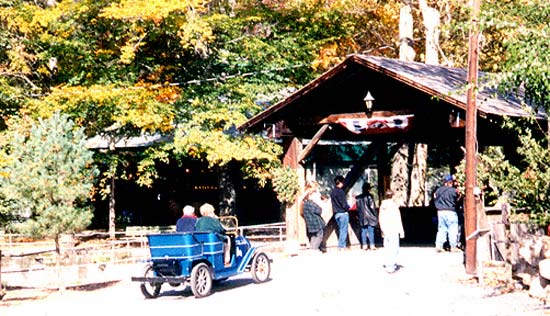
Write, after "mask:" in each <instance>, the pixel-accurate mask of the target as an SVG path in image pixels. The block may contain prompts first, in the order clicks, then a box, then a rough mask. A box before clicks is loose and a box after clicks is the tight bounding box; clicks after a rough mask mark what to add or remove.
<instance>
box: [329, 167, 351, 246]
mask: <svg viewBox="0 0 550 316" xmlns="http://www.w3.org/2000/svg"><path fill="white" fill-rule="evenodd" d="M343 188H344V177H343V176H336V177H335V178H334V188H333V189H332V192H331V193H330V202H331V204H332V212H333V214H334V219H335V220H336V223H337V224H338V250H344V249H345V248H346V246H347V238H348V225H349V213H348V211H349V208H350V207H349V204H348V201H347V199H346V192H345V191H344V189H343Z"/></svg>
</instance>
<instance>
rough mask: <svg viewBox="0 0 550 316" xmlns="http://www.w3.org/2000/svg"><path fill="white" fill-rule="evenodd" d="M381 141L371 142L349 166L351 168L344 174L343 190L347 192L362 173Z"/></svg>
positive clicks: (379, 146)
mask: <svg viewBox="0 0 550 316" xmlns="http://www.w3.org/2000/svg"><path fill="white" fill-rule="evenodd" d="M381 146H382V143H381V142H373V143H371V144H370V145H369V146H368V148H367V150H366V151H365V153H364V154H363V155H362V156H361V157H360V158H359V160H358V161H357V163H356V164H355V165H353V166H352V167H351V170H350V171H349V172H348V173H347V174H346V178H345V182H344V183H345V186H344V191H345V192H346V193H347V192H348V191H349V190H350V189H351V188H352V187H353V186H354V185H355V183H356V182H357V180H359V178H360V177H361V175H362V172H363V171H364V170H365V168H366V167H368V165H369V163H371V162H372V161H373V160H374V157H375V156H376V154H377V153H378V151H379V148H381Z"/></svg>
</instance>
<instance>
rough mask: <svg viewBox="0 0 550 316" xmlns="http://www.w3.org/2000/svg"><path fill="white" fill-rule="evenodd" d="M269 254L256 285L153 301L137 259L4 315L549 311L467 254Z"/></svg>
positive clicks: (6, 306)
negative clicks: (475, 275) (390, 268)
mask: <svg viewBox="0 0 550 316" xmlns="http://www.w3.org/2000/svg"><path fill="white" fill-rule="evenodd" d="M270 255H271V256H272V257H273V259H274V261H273V264H272V277H271V280H270V281H268V282H266V283H263V284H254V283H253V282H252V280H251V278H250V275H249V274H248V273H246V274H242V275H239V276H238V277H235V278H231V279H229V280H228V281H226V282H225V283H224V284H223V285H221V286H218V287H215V288H214V289H213V294H212V295H211V296H209V297H206V298H202V299H195V298H194V297H193V295H192V293H191V291H190V290H189V289H185V288H181V287H180V288H171V287H170V286H169V285H164V286H163V291H162V292H161V296H160V297H159V298H157V299H153V300H146V299H144V298H143V296H142V295H141V293H140V291H139V284H138V283H135V282H131V281H130V277H131V276H132V275H136V274H138V273H139V270H140V267H139V266H131V267H126V269H125V270H124V271H121V272H120V278H119V279H120V280H121V281H120V282H114V283H112V284H103V285H108V286H105V287H102V288H101V286H98V287H100V288H98V289H87V290H86V289H81V290H79V291H73V290H69V291H66V292H65V293H63V294H60V293H54V294H50V295H49V296H48V297H47V298H44V299H40V300H28V301H25V300H23V301H13V300H12V301H10V293H8V295H7V296H6V298H5V301H4V302H1V305H0V315H2V316H4V315H6V316H18V315H21V316H33V315H75V314H78V315H79V316H80V315H104V314H108V315H115V314H118V313H121V314H127V315H151V314H154V315H159V314H161V315H162V314H173V313H174V312H175V311H178V310H181V311H182V312H184V313H185V314H188V313H200V314H201V315H214V314H217V313H220V312H222V311H225V312H226V313H228V312H229V314H231V315H235V314H240V315H262V314H264V315H281V316H284V315H285V314H290V313H291V314H292V315H345V314H350V315H351V314H355V313H357V312H362V313H363V312H364V313H365V314H371V313H375V314H373V315H377V314H378V315H457V316H458V315H460V316H465V315H466V316H468V315H472V316H473V315H475V316H477V315H484V316H485V315H495V316H496V315H498V316H506V315H522V316H524V315H525V316H535V315H537V316H538V315H550V310H549V309H548V308H547V307H545V306H543V305H542V304H541V303H540V302H538V301H536V300H534V299H532V298H530V297H529V296H528V295H527V293H526V292H524V291H520V292H514V293H508V294H504V295H495V293H494V291H492V290H491V289H488V288H483V287H481V286H479V285H478V283H477V282H476V281H475V280H473V279H472V277H471V276H469V275H466V274H465V272H464V266H463V264H462V260H463V259H462V254H460V253H442V254H437V253H435V252H434V251H433V248H412V247H411V248H401V253H400V263H401V264H402V265H403V268H402V269H401V270H399V271H398V272H397V273H394V274H387V273H386V272H385V271H384V270H383V269H382V261H383V249H379V250H377V251H370V252H367V251H364V250H359V249H354V250H350V251H346V252H335V251H331V252H328V253H326V254H309V253H307V252H303V253H301V254H300V255H298V256H294V257H285V256H283V255H280V254H270ZM99 285H101V284H99ZM6 299H7V300H6Z"/></svg>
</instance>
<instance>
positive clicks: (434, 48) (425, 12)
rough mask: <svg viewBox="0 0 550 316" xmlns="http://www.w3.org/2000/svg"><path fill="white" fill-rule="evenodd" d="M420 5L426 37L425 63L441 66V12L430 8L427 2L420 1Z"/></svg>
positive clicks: (424, 0)
mask: <svg viewBox="0 0 550 316" xmlns="http://www.w3.org/2000/svg"><path fill="white" fill-rule="evenodd" d="M418 3H419V5H420V11H421V12H422V17H423V23H424V31H425V36H426V56H425V63H426V64H429V65H439V24H440V22H439V21H440V14H439V11H437V10H436V9H434V8H432V7H429V6H428V4H427V3H426V0H419V1H418Z"/></svg>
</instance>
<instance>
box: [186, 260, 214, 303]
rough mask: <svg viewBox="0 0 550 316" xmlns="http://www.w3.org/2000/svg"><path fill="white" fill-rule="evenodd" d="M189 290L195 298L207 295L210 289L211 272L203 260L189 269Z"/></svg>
mask: <svg viewBox="0 0 550 316" xmlns="http://www.w3.org/2000/svg"><path fill="white" fill-rule="evenodd" d="M191 291H193V295H195V297H196V298H200V297H205V296H208V295H210V292H211V291H212V272H211V270H210V267H209V266H208V265H207V264H206V263H204V262H201V263H199V264H197V265H196V266H194V267H193V270H191Z"/></svg>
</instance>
